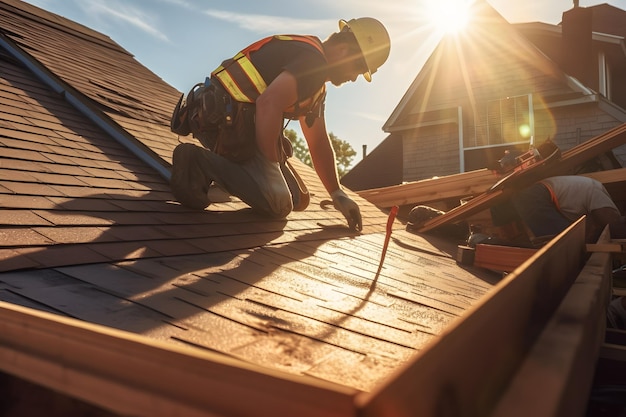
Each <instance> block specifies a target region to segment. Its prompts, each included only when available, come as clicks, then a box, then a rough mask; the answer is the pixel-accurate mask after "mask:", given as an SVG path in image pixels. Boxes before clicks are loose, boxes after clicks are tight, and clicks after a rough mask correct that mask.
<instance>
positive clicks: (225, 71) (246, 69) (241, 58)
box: [211, 35, 326, 119]
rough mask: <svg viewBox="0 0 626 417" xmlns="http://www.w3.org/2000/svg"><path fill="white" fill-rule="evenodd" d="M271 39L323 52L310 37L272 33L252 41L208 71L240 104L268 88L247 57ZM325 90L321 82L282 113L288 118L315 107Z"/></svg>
mask: <svg viewBox="0 0 626 417" xmlns="http://www.w3.org/2000/svg"><path fill="white" fill-rule="evenodd" d="M274 40H279V41H297V42H304V43H307V44H309V45H312V46H314V47H315V48H317V50H318V51H320V52H321V53H322V54H324V49H323V47H322V44H321V42H320V41H319V40H318V39H317V38H315V37H313V36H300V35H274V36H270V37H267V38H264V39H261V40H260V41H257V42H255V43H253V44H252V45H250V46H248V47H247V48H245V49H244V50H242V51H241V52H239V53H238V54H237V55H235V56H234V57H233V58H230V59H227V60H226V61H224V62H223V63H222V65H220V66H219V67H217V68H216V69H215V70H214V71H213V72H212V73H211V76H212V77H215V78H217V79H218V80H219V81H220V83H221V84H222V86H223V87H224V89H225V90H226V91H227V92H228V93H229V94H230V96H231V97H232V98H233V99H235V100H237V101H240V102H243V103H254V102H255V101H256V99H257V98H258V97H259V96H260V95H261V94H262V93H263V91H265V89H266V88H267V83H266V82H265V80H264V79H263V77H262V76H261V74H260V73H259V71H258V70H257V69H256V67H255V66H254V64H253V63H252V61H251V60H250V54H251V53H252V52H255V51H258V50H259V49H261V47H262V46H263V45H265V44H267V43H269V42H271V41H274ZM325 92H326V88H325V86H324V85H322V88H320V89H319V90H318V91H317V92H316V93H315V94H313V96H311V97H309V98H307V99H305V100H302V101H300V102H297V103H295V104H294V105H292V106H291V107H289V108H288V109H286V110H285V112H284V116H285V117H286V118H289V119H293V118H297V117H300V116H304V115H305V114H307V113H309V112H310V111H312V110H314V109H315V107H316V106H317V105H318V103H319V102H320V100H321V99H322V98H323V97H324V94H325Z"/></svg>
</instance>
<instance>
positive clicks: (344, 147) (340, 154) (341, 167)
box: [285, 129, 356, 178]
mask: <svg viewBox="0 0 626 417" xmlns="http://www.w3.org/2000/svg"><path fill="white" fill-rule="evenodd" d="M285 136H286V137H287V139H289V140H290V141H291V144H292V145H293V155H294V156H295V157H296V158H298V159H299V160H300V161H302V162H304V163H305V164H307V165H308V166H310V167H313V162H312V161H311V154H310V153H309V148H308V146H307V144H306V141H305V140H304V139H303V138H301V137H299V136H298V134H297V133H296V131H295V130H293V129H286V130H285ZM328 137H329V138H330V142H331V144H332V146H333V150H334V151H335V161H336V163H337V173H338V174H339V178H341V177H343V176H344V175H346V173H347V172H348V171H349V168H350V164H352V159H353V158H354V157H355V155H356V151H355V150H354V149H353V148H352V146H350V144H349V143H348V142H346V141H345V140H341V139H339V138H338V137H337V136H335V135H334V134H333V133H332V132H330V133H329V134H328Z"/></svg>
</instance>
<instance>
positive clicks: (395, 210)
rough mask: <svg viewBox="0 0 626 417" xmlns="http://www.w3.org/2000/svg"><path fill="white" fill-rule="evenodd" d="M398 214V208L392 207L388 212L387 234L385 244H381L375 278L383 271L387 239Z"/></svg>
mask: <svg viewBox="0 0 626 417" xmlns="http://www.w3.org/2000/svg"><path fill="white" fill-rule="evenodd" d="M397 214H398V206H393V207H392V208H391V211H390V212H389V217H388V218H387V232H386V234H385V243H384V244H383V252H382V253H381V255H380V263H379V264H378V271H376V277H375V278H374V279H376V278H378V275H379V274H380V271H381V270H382V269H383V262H384V261H385V255H386V254H387V247H388V246H389V239H390V238H391V231H392V230H393V221H394V220H395V219H396V215H397Z"/></svg>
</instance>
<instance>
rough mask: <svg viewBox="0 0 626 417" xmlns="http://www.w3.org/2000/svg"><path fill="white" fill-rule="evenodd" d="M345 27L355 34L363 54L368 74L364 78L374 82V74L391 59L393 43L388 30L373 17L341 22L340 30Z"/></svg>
mask: <svg viewBox="0 0 626 417" xmlns="http://www.w3.org/2000/svg"><path fill="white" fill-rule="evenodd" d="M344 27H347V28H348V29H350V31H351V32H352V33H353V34H354V37H355V38H356V41H357V43H358V44H359V48H360V49H361V52H362V53H363V58H364V59H365V64H366V65H367V72H365V73H364V74H363V78H365V79H366V80H367V81H372V74H373V73H375V72H376V70H378V67H380V66H381V65H383V64H384V63H385V61H386V60H387V58H388V57H389V50H390V48H391V41H390V39H389V33H387V29H385V27H384V26H383V24H382V23H380V22H379V21H378V20H376V19H373V18H371V17H360V18H358V19H352V20H348V21H345V20H340V21H339V30H343V28H344Z"/></svg>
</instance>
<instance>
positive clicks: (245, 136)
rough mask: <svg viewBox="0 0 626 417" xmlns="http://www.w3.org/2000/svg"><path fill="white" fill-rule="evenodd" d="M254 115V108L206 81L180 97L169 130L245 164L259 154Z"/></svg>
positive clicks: (216, 84)
mask: <svg viewBox="0 0 626 417" xmlns="http://www.w3.org/2000/svg"><path fill="white" fill-rule="evenodd" d="M254 113H255V109H254V104H251V103H241V102H238V101H235V100H233V99H232V98H231V97H230V95H229V94H228V93H227V92H226V91H225V90H224V89H223V88H222V87H221V85H220V84H219V83H217V82H211V80H210V79H209V78H207V79H206V81H205V82H204V83H199V84H196V85H194V86H193V87H192V89H191V90H190V91H189V93H187V94H186V95H182V96H181V97H180V99H179V100H178V104H177V105H176V108H175V109H174V111H173V113H172V119H171V122H170V127H171V129H172V132H174V133H177V134H179V135H181V136H187V135H189V134H190V133H191V134H193V136H194V137H195V138H196V139H198V140H199V141H200V143H202V145H203V146H204V147H205V148H208V149H210V150H212V151H213V152H215V153H217V154H218V155H221V156H223V157H225V158H227V159H229V160H231V161H233V162H244V161H246V160H248V159H250V158H251V157H252V156H253V155H254V153H255V152H256V150H257V147H256V138H255V125H254Z"/></svg>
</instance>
